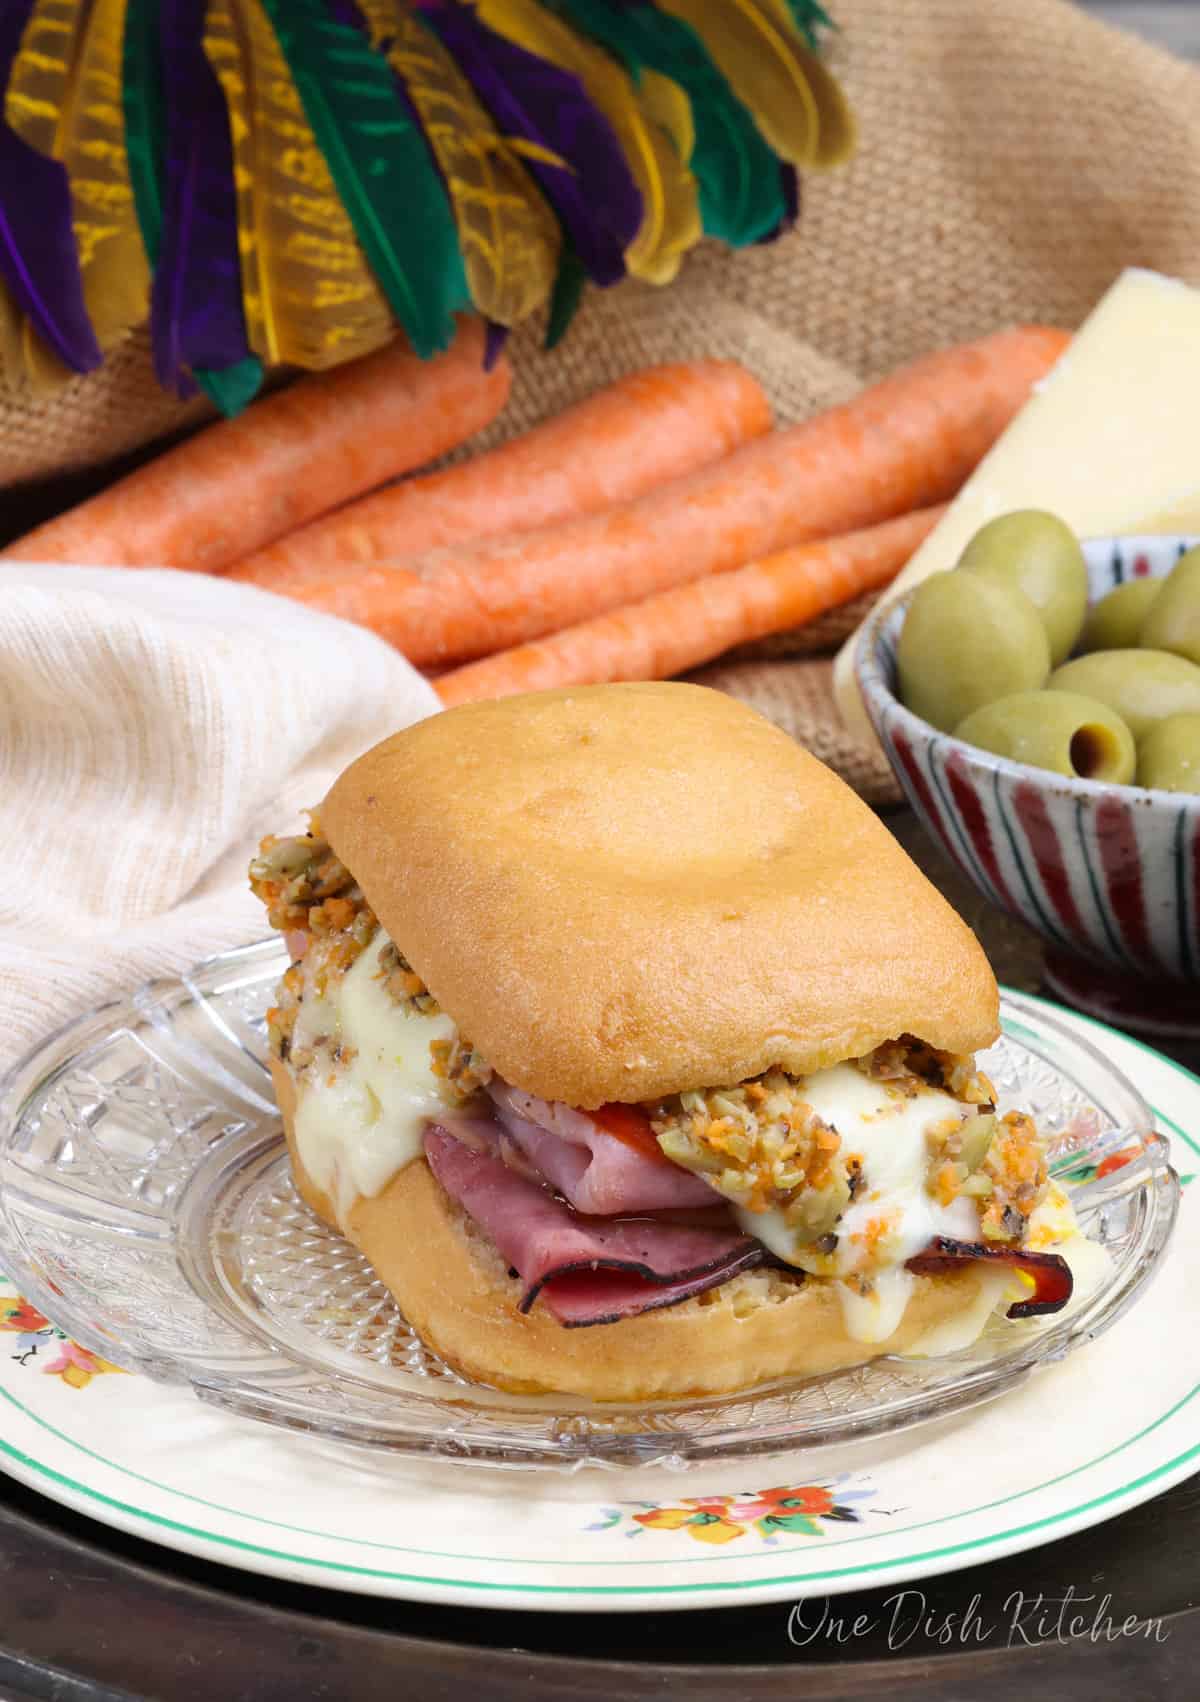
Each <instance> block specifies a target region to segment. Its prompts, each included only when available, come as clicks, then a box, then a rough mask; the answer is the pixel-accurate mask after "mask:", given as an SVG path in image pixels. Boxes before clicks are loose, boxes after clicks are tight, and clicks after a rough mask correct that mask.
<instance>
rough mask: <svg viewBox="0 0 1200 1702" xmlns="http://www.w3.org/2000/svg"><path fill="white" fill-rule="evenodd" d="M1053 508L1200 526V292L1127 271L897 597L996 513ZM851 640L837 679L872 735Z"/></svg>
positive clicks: (850, 718) (1125, 526)
mask: <svg viewBox="0 0 1200 1702" xmlns="http://www.w3.org/2000/svg"><path fill="white" fill-rule="evenodd" d="M1014 508H1048V509H1050V510H1051V511H1052V512H1053V513H1055V514H1058V515H1061V516H1062V518H1063V519H1064V520H1065V521H1066V522H1067V524H1068V525H1069V526H1071V527H1073V528H1074V530H1075V531H1076V532H1077V533H1078V534H1079V536H1080V537H1094V536H1096V535H1098V534H1103V533H1106V532H1175V531H1192V530H1200V290H1195V289H1192V288H1190V287H1189V286H1188V285H1187V284H1183V283H1180V282H1178V281H1177V280H1176V279H1174V278H1164V277H1161V276H1160V275H1159V274H1158V273H1156V272H1146V271H1141V270H1137V269H1134V270H1130V271H1127V272H1124V273H1122V275H1121V276H1120V277H1119V278H1118V279H1117V281H1116V283H1115V284H1114V285H1113V286H1112V288H1111V289H1110V290H1109V291H1108V294H1107V295H1105V296H1104V297H1103V299H1102V300H1101V301H1100V303H1099V305H1098V306H1097V307H1096V308H1095V310H1094V311H1093V313H1092V314H1091V315H1090V317H1089V318H1088V319H1087V320H1086V321H1085V323H1084V324H1083V326H1082V327H1081V328H1080V330H1079V332H1078V333H1077V335H1076V337H1075V339H1074V341H1073V342H1072V344H1071V347H1070V348H1069V349H1068V350H1067V352H1066V354H1065V355H1063V357H1062V359H1061V360H1060V361H1059V362H1058V364H1057V366H1056V367H1055V368H1054V370H1053V371H1052V372H1051V373H1050V375H1049V377H1047V378H1046V379H1044V380H1043V381H1042V383H1041V384H1040V385H1039V386H1038V389H1037V392H1036V394H1035V395H1034V396H1033V397H1032V398H1031V399H1030V400H1029V401H1028V402H1027V403H1026V405H1025V407H1024V408H1022V410H1021V412H1020V413H1019V414H1018V415H1017V417H1016V419H1015V420H1014V421H1013V422H1012V424H1011V425H1010V426H1009V428H1008V430H1007V431H1006V432H1005V433H1004V435H1003V436H1002V437H1001V438H1000V440H999V442H998V443H997V444H996V446H995V448H994V449H993V450H992V451H991V453H990V454H989V455H987V456H985V458H984V459H983V461H982V462H981V463H980V464H979V467H978V468H977V469H976V471H975V472H974V473H973V474H972V476H971V478H970V479H969V480H968V481H967V483H966V484H965V485H964V486H963V488H962V490H961V491H960V492H959V494H958V496H957V497H956V498H955V499H954V501H953V502H952V503H951V505H950V507H949V509H948V511H947V513H946V515H945V516H944V518H943V519H942V520H941V522H940V523H939V524H938V525H937V526H936V527H935V528H934V530H933V531H932V532H931V533H930V535H929V537H928V538H927V539H926V540H925V542H924V543H923V544H922V545H921V548H920V549H919V550H918V551H917V553H916V555H915V556H914V557H913V558H912V560H911V561H910V562H909V564H908V566H907V567H906V568H905V569H904V571H903V573H901V574H900V576H899V578H898V579H897V580H896V581H895V582H894V584H893V585H892V586H891V588H890V589H889V591H888V592H887V596H888V597H889V598H891V597H894V596H898V595H899V594H900V593H901V592H903V591H905V590H907V589H908V587H909V586H910V585H915V584H917V583H918V582H919V581H920V580H922V579H925V578H927V577H928V576H929V574H931V573H937V572H939V571H940V570H941V569H943V568H948V567H953V566H954V565H955V563H956V562H957V561H958V559H959V556H960V555H961V554H962V551H963V548H964V547H965V545H966V544H967V542H968V540H969V539H970V538H971V537H972V536H973V535H974V533H975V532H976V531H978V529H979V527H980V526H982V525H984V523H985V522H986V521H988V520H993V519H994V518H995V517H996V515H998V514H1006V513H1008V512H1009V511H1010V510H1011V509H1014ZM854 642H855V640H854V638H851V639H848V640H847V642H846V644H845V645H844V646H843V648H842V651H841V654H840V655H839V656H838V659H837V668H836V671H835V675H834V684H835V690H836V693H837V700H838V707H839V709H840V710H841V712H842V715H843V717H844V719H845V720H846V721H847V723H848V724H849V725H850V726H851V727H853V728H854V729H855V731H857V732H860V733H862V734H863V735H864V737H867V738H870V737H871V731H870V726H869V723H868V722H867V718H866V711H865V710H864V708H863V705H862V699H861V697H860V696H859V692H858V687H857V684H856V682H855V678H854V666H853V659H852V653H851V649H852V646H853V644H854Z"/></svg>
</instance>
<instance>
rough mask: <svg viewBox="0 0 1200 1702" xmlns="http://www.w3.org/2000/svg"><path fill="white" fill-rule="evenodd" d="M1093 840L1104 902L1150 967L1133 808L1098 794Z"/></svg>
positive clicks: (1151, 958) (1132, 947) (1152, 958)
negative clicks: (1103, 889) (1096, 850)
mask: <svg viewBox="0 0 1200 1702" xmlns="http://www.w3.org/2000/svg"><path fill="white" fill-rule="evenodd" d="M1096 844H1097V846H1098V848H1099V851H1100V867H1101V868H1102V869H1103V870H1104V884H1105V888H1106V890H1107V892H1108V902H1109V904H1110V905H1111V906H1112V913H1113V915H1114V917H1115V918H1116V921H1117V925H1118V927H1119V928H1120V930H1121V933H1122V935H1123V936H1124V938H1125V942H1126V944H1127V945H1128V946H1129V948H1130V950H1131V951H1132V952H1133V953H1134V955H1135V956H1137V957H1139V958H1141V960H1142V962H1143V963H1145V964H1148V965H1149V967H1150V968H1152V969H1157V968H1158V967H1159V964H1158V962H1157V960H1156V958H1155V955H1154V950H1153V948H1152V946H1151V944H1150V930H1149V927H1148V925H1147V922H1146V900H1145V895H1144V893H1143V891H1142V864H1141V852H1140V850H1139V848H1138V842H1137V833H1136V832H1135V830H1134V825H1133V812H1132V811H1131V810H1130V808H1129V806H1128V804H1125V803H1123V802H1122V801H1121V799H1120V798H1116V797H1113V798H1102V799H1101V800H1100V802H1099V804H1097V806H1096Z"/></svg>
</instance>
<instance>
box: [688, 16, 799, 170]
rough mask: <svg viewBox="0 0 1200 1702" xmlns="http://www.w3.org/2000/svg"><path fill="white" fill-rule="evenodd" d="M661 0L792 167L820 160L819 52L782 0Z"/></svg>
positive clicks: (768, 139)
mask: <svg viewBox="0 0 1200 1702" xmlns="http://www.w3.org/2000/svg"><path fill="white" fill-rule="evenodd" d="M657 3H658V4H659V5H660V6H661V8H662V10H663V11H664V12H670V13H671V15H672V16H673V17H676V18H682V19H683V21H684V23H685V24H690V25H691V26H692V28H693V29H694V30H695V32H696V34H697V35H698V36H699V37H700V39H701V41H702V42H703V43H704V45H705V47H706V48H707V49H708V51H709V54H710V56H711V58H712V59H713V61H714V63H715V64H716V66H717V69H718V70H719V71H720V72H721V73H722V75H723V76H724V78H725V80H726V82H727V83H728V84H729V85H730V87H731V88H732V89H733V92H734V94H735V95H737V97H738V99H739V100H740V101H741V102H742V104H743V105H744V106H746V107H748V108H749V110H750V114H751V116H752V117H753V119H754V122H755V124H757V126H758V128H759V130H760V131H761V133H762V135H763V136H764V137H765V138H766V140H767V141H768V142H769V143H770V145H771V146H772V147H773V148H774V150H775V152H776V153H777V154H779V155H780V157H781V158H783V159H785V160H788V161H789V162H790V163H791V164H792V165H795V166H804V167H807V166H813V165H817V164H819V163H821V152H822V148H821V138H820V130H821V113H820V108H819V105H818V101H817V98H816V96H815V94H814V91H813V87H812V84H811V82H810V80H809V69H810V66H811V63H812V60H813V57H814V56H813V55H812V54H811V53H810V52H809V51H808V49H807V47H805V46H804V44H803V43H802V42H801V40H800V36H799V32H798V31H797V30H796V28H795V27H794V25H793V23H792V21H791V19H790V17H789V16H788V14H787V12H786V9H785V7H784V5H783V0H723V4H721V5H719V6H716V5H714V4H713V0H657ZM822 70H824V67H822ZM825 75H826V77H827V78H828V73H827V72H826V73H825ZM829 80H830V81H832V79H829Z"/></svg>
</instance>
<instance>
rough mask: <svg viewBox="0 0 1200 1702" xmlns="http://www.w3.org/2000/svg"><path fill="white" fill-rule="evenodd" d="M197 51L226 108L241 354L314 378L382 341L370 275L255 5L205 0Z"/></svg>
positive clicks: (388, 323)
mask: <svg viewBox="0 0 1200 1702" xmlns="http://www.w3.org/2000/svg"><path fill="white" fill-rule="evenodd" d="M204 47H205V51H206V52H207V54H208V57H209V60H210V62H211V64H212V66H213V69H214V70H215V71H216V73H217V76H218V77H219V78H220V81H221V87H222V89H223V90H224V92H225V103H226V106H227V107H228V109H229V128H230V136H231V139H232V143H233V162H234V185H235V188H236V192H237V210H238V253H239V256H240V258H241V263H242V298H243V306H244V308H245V313H246V332H247V339H248V341H249V344H250V347H251V348H252V349H253V351H254V353H255V354H256V355H258V357H259V358H260V360H262V361H264V362H265V363H267V364H268V365H272V366H274V365H277V364H279V363H281V362H283V363H287V364H288V365H293V366H302V367H308V368H310V369H319V368H322V367H329V366H335V365H337V364H338V362H340V361H344V360H351V359H353V358H354V357H355V356H356V355H364V354H368V353H369V352H370V351H371V350H372V349H377V348H380V347H381V346H382V345H383V344H384V343H387V342H390V341H391V339H392V337H393V336H394V335H395V322H394V320H393V318H392V313H391V310H390V308H389V307H388V304H387V301H386V300H385V298H384V296H383V293H382V291H381V290H380V288H379V286H378V285H377V284H376V282H375V280H374V278H373V277H372V275H371V270H370V268H369V266H368V265H367V262H366V259H365V257H364V255H363V252H362V249H361V248H360V247H359V245H358V241H357V238H356V237H355V235H354V227H353V226H352V224H351V223H350V218H349V215H348V214H347V213H346V211H345V209H344V208H343V206H342V203H341V200H340V199H339V197H338V194H337V191H336V189H335V188H334V184H333V179H332V177H331V176H330V174H329V167H328V166H327V165H326V164H325V160H324V157H323V155H322V153H321V150H320V149H319V148H318V146H317V144H316V140H315V139H314V137H313V133H312V129H311V127H310V125H309V123H308V120H307V119H306V118H305V116H304V108H303V106H302V105H301V103H300V96H299V95H298V94H297V92H296V89H295V87H294V85H293V83H292V79H291V76H290V75H289V73H288V68H287V64H286V62H285V60H284V57H283V54H282V53H281V52H280V49H279V44H278V42H277V41H276V39H275V32H274V30H273V29H272V28H271V24H270V21H269V20H268V18H267V15H266V13H265V11H264V10H263V7H262V4H261V0H209V6H208V12H207V16H206V19H205V30H204Z"/></svg>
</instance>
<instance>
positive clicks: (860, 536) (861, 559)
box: [434, 508, 945, 705]
mask: <svg viewBox="0 0 1200 1702" xmlns="http://www.w3.org/2000/svg"><path fill="white" fill-rule="evenodd" d="M944 513H945V509H944V508H924V509H919V510H918V511H917V513H915V514H905V515H902V516H901V518H900V519H899V520H886V521H885V522H884V523H883V525H882V526H872V527H871V528H870V530H869V531H865V532H851V533H850V534H849V536H848V537H842V538H829V539H826V541H825V542H824V543H819V544H799V545H797V546H796V548H794V549H790V550H783V551H781V552H780V553H779V554H778V555H773V556H767V557H766V558H765V559H764V560H763V561H756V562H751V563H750V565H749V566H748V567H739V568H735V569H734V571H733V572H732V573H716V574H713V575H712V576H711V577H710V578H708V579H697V580H694V581H693V582H692V583H691V584H690V585H676V586H674V587H673V588H672V589H671V590H670V591H660V592H659V593H658V595H657V596H655V597H647V598H646V600H645V601H644V602H641V603H630V604H628V605H626V607H625V608H622V609H614V610H613V611H612V612H611V613H609V614H606V615H599V616H597V618H596V619H595V620H590V621H581V622H580V623H579V625H578V626H569V627H566V628H565V629H564V630H563V631H562V632H555V633H551V634H550V636H549V637H547V638H543V639H539V640H538V641H537V642H536V643H533V644H521V645H518V646H517V648H516V649H514V650H501V651H500V652H499V653H498V654H497V655H495V656H486V657H484V659H483V660H482V661H481V662H471V663H470V664H469V665H468V666H467V667H465V668H455V669H453V670H452V671H451V672H450V673H448V674H443V675H442V676H441V677H440V678H439V679H438V680H437V681H436V682H435V684H434V690H435V691H436V692H437V694H438V696H439V697H440V698H441V700H442V702H443V703H445V704H447V705H449V704H453V703H473V702H475V701H476V700H478V699H480V698H491V697H512V696H513V695H514V694H515V693H517V692H522V691H547V690H549V689H550V688H551V687H552V686H584V685H600V684H602V683H603V682H604V681H606V680H666V679H670V678H671V676H672V675H673V674H681V673H683V672H684V671H685V669H688V668H698V667H699V666H700V664H701V663H702V662H711V661H712V659H713V657H714V656H720V655H721V654H722V652H723V651H725V650H729V649H731V648H732V647H733V646H734V645H735V644H748V643H750V642H751V641H752V640H753V639H756V638H765V637H766V636H767V635H768V633H772V632H782V631H784V630H785V629H786V628H788V627H795V626H803V625H804V623H805V621H810V620H815V619H816V617H817V616H818V615H822V614H824V613H825V611H826V610H827V609H834V608H837V607H838V605H839V604H841V603H849V602H851V601H852V600H853V598H855V597H859V596H861V595H862V593H863V592H864V591H873V590H875V589H876V588H877V587H878V586H880V585H886V584H887V583H888V582H889V580H892V579H894V578H895V576H896V575H897V573H899V571H900V569H901V568H902V567H903V566H904V564H905V562H906V561H908V559H909V557H910V556H911V555H912V553H913V551H914V550H915V549H916V548H917V547H918V545H919V544H922V543H923V542H924V541H925V539H926V538H927V537H928V536H929V534H930V532H931V531H932V530H933V528H934V526H935V525H936V524H937V522H938V520H940V519H941V517H942V515H943V514H944Z"/></svg>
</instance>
